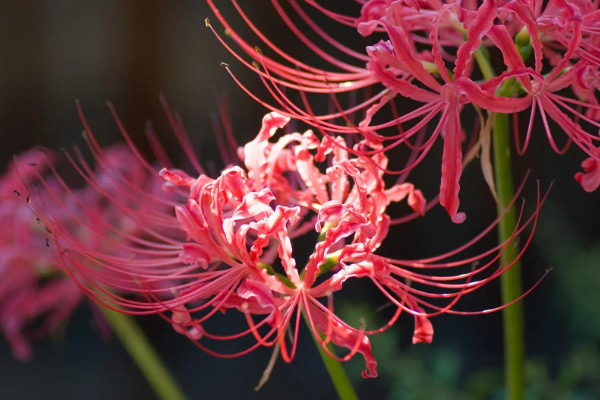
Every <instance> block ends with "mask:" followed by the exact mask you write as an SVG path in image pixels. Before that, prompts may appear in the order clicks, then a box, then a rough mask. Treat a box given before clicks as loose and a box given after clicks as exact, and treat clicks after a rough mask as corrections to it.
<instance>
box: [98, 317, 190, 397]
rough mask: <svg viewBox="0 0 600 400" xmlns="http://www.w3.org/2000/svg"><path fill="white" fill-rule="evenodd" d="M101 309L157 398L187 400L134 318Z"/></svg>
mask: <svg viewBox="0 0 600 400" xmlns="http://www.w3.org/2000/svg"><path fill="white" fill-rule="evenodd" d="M99 308H100V310H101V311H102V313H103V314H104V316H105V317H106V319H107V320H108V322H109V323H110V326H111V328H112V329H113V331H114V332H115V334H116V335H117V337H118V338H119V340H120V341H121V344H122V345H123V347H125V349H126V350H127V352H128V353H129V356H130V357H131V358H132V360H133V361H134V362H135V364H136V365H137V367H138V368H139V369H140V371H141V372H142V374H143V375H144V377H145V378H146V380H147V381H148V383H149V384H150V386H151V387H152V389H153V390H154V393H156V395H157V396H158V398H159V399H161V400H186V399H187V397H186V396H185V394H184V393H183V391H182V390H181V389H180V388H179V386H178V385H177V382H175V379H174V378H173V376H172V375H171V374H170V372H169V370H168V369H167V367H166V366H165V365H164V364H163V362H162V360H161V359H160V356H159V355H158V353H156V351H155V350H154V348H153V347H152V345H151V344H150V341H149V340H148V338H147V337H146V335H145V334H144V332H143V331H142V330H141V328H140V327H139V326H138V325H137V324H136V323H135V321H134V320H133V318H132V317H131V316H129V315H127V314H123V313H120V312H116V311H112V310H109V309H108V308H105V307H99Z"/></svg>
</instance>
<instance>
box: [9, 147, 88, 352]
mask: <svg viewBox="0 0 600 400" xmlns="http://www.w3.org/2000/svg"><path fill="white" fill-rule="evenodd" d="M51 162H52V161H51V157H50V156H46V155H44V154H43V153H42V150H40V149H32V150H29V151H28V152H27V153H25V154H23V155H21V156H19V157H18V158H17V161H15V163H13V164H12V165H11V166H10V167H9V169H8V171H6V172H5V174H4V175H3V176H2V177H1V178H0V223H1V224H2V230H0V332H1V333H2V334H3V335H4V336H5V337H6V339H7V340H8V342H9V343H10V345H11V348H12V351H13V354H14V356H15V357H16V358H18V359H19V360H22V361H27V360H29V359H31V357H32V355H33V349H32V347H31V344H30V340H32V339H37V338H41V337H44V336H47V335H49V334H50V333H52V332H54V331H55V330H56V329H57V328H58V327H59V326H60V325H61V324H62V322H63V321H64V320H66V319H67V318H68V317H69V315H70V314H71V313H72V312H73V310H74V309H75V307H76V306H77V305H78V304H79V302H80V301H81V298H82V295H81V292H80V291H79V289H78V288H77V285H76V284H75V283H74V282H73V281H72V280H71V279H69V278H68V277H67V276H65V275H64V274H62V273H61V272H60V269H59V268H57V267H56V265H55V264H54V262H53V259H52V255H51V253H50V251H48V249H47V248H46V245H45V243H44V242H45V236H44V234H43V233H42V232H43V226H42V225H40V224H39V221H38V222H36V220H35V218H34V216H33V214H32V213H31V211H30V210H29V208H28V205H27V202H29V200H30V199H29V198H27V199H26V198H25V196H26V192H25V188H24V186H23V184H22V183H21V179H25V180H31V179H33V178H35V177H36V175H37V173H38V172H39V171H43V170H45V169H46V168H48V163H51ZM19 170H21V171H25V170H26V171H27V172H23V175H22V176H21V177H20V176H19V172H18V171H19ZM15 195H16V196H15Z"/></svg>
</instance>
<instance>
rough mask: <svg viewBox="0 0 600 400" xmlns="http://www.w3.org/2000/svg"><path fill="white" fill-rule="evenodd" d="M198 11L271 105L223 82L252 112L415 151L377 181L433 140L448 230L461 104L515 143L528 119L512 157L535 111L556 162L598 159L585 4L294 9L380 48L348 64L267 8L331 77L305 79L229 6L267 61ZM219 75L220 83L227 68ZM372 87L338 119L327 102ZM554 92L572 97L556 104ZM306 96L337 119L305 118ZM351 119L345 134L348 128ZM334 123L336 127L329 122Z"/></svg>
mask: <svg viewBox="0 0 600 400" xmlns="http://www.w3.org/2000/svg"><path fill="white" fill-rule="evenodd" d="M207 1H208V3H209V5H210V6H211V8H212V9H213V11H214V12H215V15H216V16H217V18H218V19H219V21H220V22H221V24H222V25H223V26H224V27H225V28H226V30H227V32H228V34H229V36H230V37H231V38H232V39H233V40H234V41H235V43H236V44H237V45H239V46H240V48H241V50H242V52H243V53H245V54H246V55H247V56H249V57H250V58H251V59H252V60H253V61H254V64H251V63H249V62H247V61H245V59H244V58H243V57H242V55H240V54H238V53H236V51H235V50H234V49H232V48H231V47H229V46H228V45H227V43H226V42H225V41H224V40H223V39H222V38H221V37H219V40H220V41H221V42H222V43H223V44H224V45H225V46H227V48H228V49H229V50H230V51H231V52H232V53H233V54H234V55H235V56H236V58H238V59H239V60H241V61H242V62H243V63H244V64H245V65H246V66H248V67H250V68H252V69H253V70H255V71H256V72H257V74H258V75H259V76H260V77H261V79H262V80H263V82H264V84H265V87H266V88H267V89H268V90H269V92H270V94H271V95H272V96H273V98H274V99H275V104H274V105H272V104H269V102H268V101H265V100H262V99H261V98H259V97H258V96H257V95H255V94H253V93H252V92H250V91H249V90H248V89H246V87H245V86H243V85H242V83H241V82H240V81H238V80H237V78H236V77H235V76H233V74H232V76H233V77H234V79H235V80H236V82H237V83H238V84H239V85H240V86H241V87H242V89H243V90H245V91H246V92H247V93H249V94H250V95H251V96H252V97H253V98H255V99H256V100H258V101H259V102H261V104H263V105H265V106H267V107H269V108H270V109H272V110H278V111H279V112H282V113H283V114H284V115H289V116H292V117H294V118H299V119H301V120H303V121H305V122H307V123H309V124H312V125H314V126H315V127H317V128H319V130H320V131H321V133H323V134H327V132H335V133H341V134H361V135H362V136H364V137H365V138H367V139H368V140H369V141H370V142H374V143H380V144H382V145H381V146H380V147H379V148H378V150H376V151H386V150H388V149H391V148H392V147H395V146H398V145H407V146H409V147H411V148H412V149H413V151H416V152H418V157H416V159H415V160H413V162H411V163H410V164H409V165H408V166H407V167H406V168H405V169H403V170H401V171H387V170H386V172H388V173H402V172H405V171H406V170H409V169H411V168H413V167H415V166H416V165H417V164H418V163H419V162H420V161H421V160H422V159H423V158H424V157H425V155H426V154H427V153H428V151H429V150H430V149H431V147H432V146H433V144H434V142H435V139H436V138H437V137H439V136H440V135H442V136H443V138H444V150H443V156H442V179H441V186H440V203H441V204H442V205H443V206H444V207H445V208H446V209H447V211H448V213H449V215H450V216H451V218H452V219H453V221H455V222H461V221H463V220H464V217H465V216H464V214H463V213H459V212H458V207H459V197H458V194H459V180H460V176H461V173H462V168H463V164H464V163H465V162H466V160H465V158H464V157H463V152H462V150H463V143H462V142H463V140H464V136H465V135H464V133H463V129H462V128H461V127H462V126H463V125H462V124H461V121H460V117H461V114H462V110H463V108H464V107H465V106H466V105H468V104H472V105H473V106H474V107H475V108H476V109H478V110H486V111H487V112H488V114H491V113H507V114H513V115H514V121H515V129H514V132H515V135H517V137H518V133H519V129H518V113H520V112H524V111H526V110H528V112H529V113H530V115H529V124H528V127H527V133H526V135H525V139H524V144H523V145H521V144H519V140H517V144H516V146H517V152H519V153H522V152H524V151H525V149H526V148H527V146H528V143H529V141H530V137H531V131H532V127H533V121H534V118H535V115H536V111H538V110H539V114H540V116H541V119H542V122H543V127H544V130H545V132H546V135H547V137H548V140H549V143H550V145H551V147H552V148H553V150H555V151H556V152H559V153H561V152H563V151H565V150H566V148H567V147H568V143H569V142H570V141H574V142H575V143H576V144H577V145H578V146H579V147H581V148H582V149H583V150H584V151H585V152H586V153H587V154H588V155H590V156H591V157H592V158H594V159H598V157H599V155H598V153H597V151H596V147H597V146H598V140H599V139H598V135H597V134H596V132H595V131H596V130H597V129H598V128H600V123H599V120H598V117H599V116H600V107H599V106H598V102H597V99H596V91H597V86H598V85H597V80H596V79H594V77H596V76H597V74H598V73H597V70H598V67H599V66H600V64H599V63H598V59H599V57H600V51H599V50H600V49H599V48H598V41H599V38H600V35H598V33H599V29H598V20H599V17H600V11H598V2H597V1H594V2H586V1H566V0H552V1H549V2H547V4H545V6H544V3H543V2H542V1H526V0H513V1H496V0H486V1H466V2H458V3H457V2H444V1H408V0H407V1H404V0H400V1H386V0H371V1H365V2H362V10H361V13H360V16H358V17H352V16H348V15H342V14H340V13H336V12H333V11H330V10H328V9H326V8H325V7H324V6H322V5H320V4H318V3H317V2H316V1H314V0H306V1H305V2H304V3H306V4H308V5H309V6H310V7H311V8H314V9H316V10H318V11H320V12H322V13H323V14H325V15H326V16H328V17H330V18H332V19H333V20H335V21H337V22H339V23H341V24H344V25H348V26H350V27H354V28H356V30H357V31H358V32H359V33H360V34H362V35H371V34H373V33H377V34H378V35H380V36H381V35H383V36H384V37H386V38H387V39H388V40H382V41H379V42H378V43H376V44H374V45H371V46H368V47H367V48H366V51H365V52H363V53H360V52H357V51H354V50H351V49H349V48H348V47H347V46H344V45H342V44H341V43H340V42H339V41H337V40H335V39H334V38H333V37H331V36H330V35H328V34H326V33H325V32H324V31H323V28H321V27H320V26H319V25H318V24H317V23H316V22H315V20H314V19H313V18H312V17H311V16H310V14H309V13H307V11H306V10H305V8H306V7H304V8H303V7H302V6H301V5H300V2H297V1H290V2H289V7H288V8H289V9H290V10H293V11H294V13H295V17H294V16H291V14H290V12H289V11H286V10H287V9H286V8H285V7H282V6H281V4H279V2H278V1H276V0H273V1H272V3H273V6H274V7H275V9H276V11H277V13H278V15H279V16H280V17H281V19H282V21H283V22H285V24H286V25H288V26H289V27H290V29H291V30H292V32H293V34H294V35H295V36H296V37H297V38H298V39H299V40H300V41H301V42H302V43H304V44H305V45H306V46H307V47H308V48H310V49H311V50H313V51H314V52H315V53H316V54H317V55H318V56H319V57H321V58H322V59H323V60H324V61H326V62H328V63H329V64H330V65H331V71H330V70H324V69H318V68H313V67H311V66H310V65H308V64H306V63H303V62H301V61H300V60H297V59H296V58H294V57H293V55H290V54H288V53H287V52H285V51H284V50H282V49H280V48H279V47H277V46H276V45H275V44H274V43H273V42H272V41H270V40H269V39H268V38H267V37H265V35H264V34H263V33H262V32H261V31H260V30H259V28H258V27H256V26H255V25H254V24H253V23H252V22H251V21H250V19H249V18H248V16H247V15H246V14H245V13H244V12H243V10H242V8H241V7H240V6H239V5H238V4H237V2H235V1H232V4H233V5H234V7H235V9H236V11H237V12H238V14H239V15H240V16H241V17H242V19H243V20H244V22H245V23H246V24H247V25H248V26H249V27H250V28H251V30H252V31H253V32H254V33H255V34H256V35H257V36H258V38H259V39H260V40H261V41H262V42H263V43H264V45H266V47H267V48H268V49H269V50H271V51H272V52H273V53H275V56H273V57H271V56H268V55H266V54H265V53H263V52H262V51H259V50H258V49H257V48H255V47H253V46H250V45H249V44H248V43H247V42H246V41H245V40H244V38H243V37H241V36H240V35H239V34H237V33H236V31H235V30H234V29H233V28H232V26H231V24H229V23H228V21H227V20H226V19H225V18H224V17H223V15H222V14H221V12H220V11H219V9H218V8H217V6H216V5H215V4H214V3H213V2H212V1H211V0H207ZM295 20H297V21H298V22H299V23H302V24H303V25H305V26H306V27H308V29H309V30H312V31H314V32H315V33H317V34H318V35H319V36H321V37H322V39H323V44H322V46H321V45H319V44H317V43H315V42H313V41H311V40H310V39H309V38H308V35H307V34H305V33H303V31H302V29H300V28H299V27H298V25H297V24H295V23H294V21H295ZM215 34H216V32H215ZM217 36H218V35H217ZM325 46H330V47H333V48H335V49H336V50H338V52H339V53H341V54H342V55H343V56H344V57H346V58H348V57H349V58H350V59H354V60H356V64H357V65H349V64H348V63H345V62H342V61H339V60H337V59H335V58H333V56H331V55H330V53H329V52H326V51H325V50H323V49H324V48H325ZM322 47H323V48H322ZM480 48H482V49H483V50H480ZM486 49H487V50H486ZM483 51H488V52H489V51H491V52H494V51H495V52H498V51H499V53H500V54H501V55H502V59H503V61H504V65H501V66H500V70H499V71H498V77H497V78H492V79H489V80H488V81H486V80H483V79H481V78H480V77H479V76H478V72H477V69H476V68H475V64H476V58H477V57H484V54H483V53H482V52H483ZM528 51H531V52H532V53H533V60H532V64H533V68H530V67H528V66H527V64H526V59H527V57H528V55H527V52H528ZM477 52H478V55H475V53H477ZM365 56H366V59H365ZM524 59H525V61H524ZM365 61H366V62H365ZM363 65H365V66H363ZM258 66H259V67H260V68H258ZM480 68H481V66H480ZM228 71H229V72H230V73H231V71H230V70H229V68H228ZM336 71H339V72H336ZM513 81H514V83H513ZM379 85H383V89H378V91H377V92H376V94H375V95H367V98H366V100H365V101H364V102H362V103H359V104H357V105H355V106H352V107H349V108H345V109H344V108H342V107H341V105H340V101H339V100H338V99H337V97H338V95H339V94H340V93H351V92H356V91H357V90H358V89H361V88H365V87H369V86H372V87H373V88H380V87H381V86H379ZM286 90H287V91H298V92H299V93H300V96H301V98H302V103H301V104H296V103H295V102H294V101H293V100H292V97H291V96H290V95H288V94H287V91H286ZM566 90H570V91H571V93H572V94H573V96H570V97H569V96H566V95H565V94H564V92H565V91H566ZM310 93H323V94H326V95H327V96H329V97H330V98H331V99H332V102H333V104H335V105H336V108H337V110H336V111H335V112H328V113H325V114H318V113H315V112H314V111H313V109H312V107H311V103H310V102H309V100H308V96H307V94H310ZM399 99H410V100H412V101H415V102H417V103H420V104H421V105H419V106H415V107H414V108H412V109H408V111H406V112H405V113H404V114H402V113H399V112H398V110H399V109H400V107H401V106H398V105H397V104H396V101H399ZM386 107H389V108H391V116H389V115H388V114H390V113H386V112H384V111H383V110H384V109H385V108H386ZM480 116H481V114H480ZM356 119H358V120H359V122H358V123H357V124H355V123H353V122H352V121H354V120H356ZM340 120H341V121H342V122H343V123H339V122H337V121H340ZM549 120H552V121H554V123H556V124H557V125H558V126H559V127H560V131H563V132H565V133H566V134H567V136H568V139H569V141H568V142H567V146H565V147H564V148H561V147H560V146H558V145H557V144H556V142H555V140H554V136H553V128H552V126H551V124H550V122H549ZM480 122H481V123H480V126H484V125H485V121H483V120H482V121H480ZM429 124H433V127H432V128H431V131H432V133H431V134H430V136H429V138H428V139H426V140H425V141H424V143H422V144H419V145H415V144H414V143H412V142H413V141H414V139H415V137H416V135H417V133H418V132H420V131H421V130H422V129H425V128H426V127H427V125H429ZM391 129H395V131H393V132H392V131H390V130H391ZM590 129H592V130H594V132H590V131H589V130H590ZM350 151H352V150H350ZM482 151H485V149H482ZM360 154H363V155H371V154H373V152H371V153H368V152H362V153H360Z"/></svg>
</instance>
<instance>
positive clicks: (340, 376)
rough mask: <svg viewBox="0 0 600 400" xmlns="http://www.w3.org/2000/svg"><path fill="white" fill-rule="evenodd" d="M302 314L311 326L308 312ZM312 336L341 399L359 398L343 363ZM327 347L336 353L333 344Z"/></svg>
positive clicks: (354, 399) (352, 399)
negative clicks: (332, 356)
mask: <svg viewBox="0 0 600 400" xmlns="http://www.w3.org/2000/svg"><path fill="white" fill-rule="evenodd" d="M302 316H303V317H304V321H305V322H306V324H307V325H308V326H309V327H310V324H309V322H308V318H307V317H306V314H305V313H304V312H303V313H302ZM310 331H311V333H313V332H312V329H310ZM312 337H313V340H314V341H315V345H316V346H317V349H318V350H319V354H320V355H321V358H322V359H323V363H324V364H325V368H326V369H327V372H328V373H329V377H330V378H331V382H332V383H333V386H334V387H335V391H336V392H337V394H338V396H339V398H340V400H358V396H357V395H356V392H355V391H354V388H353V387H352V383H350V379H348V375H347V374H346V371H344V367H342V364H340V362H339V361H336V360H334V359H333V358H331V357H329V354H327V352H325V350H323V347H321V343H320V342H319V340H318V339H317V338H316V336H315V335H314V334H313V335H312ZM327 349H328V350H329V351H330V352H331V354H335V352H334V349H333V346H331V344H328V345H327Z"/></svg>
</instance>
